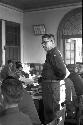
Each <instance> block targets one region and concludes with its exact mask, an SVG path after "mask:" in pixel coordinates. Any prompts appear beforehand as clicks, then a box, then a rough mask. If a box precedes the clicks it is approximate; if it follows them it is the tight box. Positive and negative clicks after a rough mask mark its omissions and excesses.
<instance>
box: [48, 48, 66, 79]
mask: <svg viewBox="0 0 83 125" xmlns="http://www.w3.org/2000/svg"><path fill="white" fill-rule="evenodd" d="M49 60H50V64H51V66H52V69H53V71H54V73H55V75H56V77H57V80H62V79H64V78H65V76H66V66H65V64H64V61H63V58H62V56H61V53H60V51H59V50H58V49H56V50H55V51H53V53H51V55H50V59H49Z"/></svg>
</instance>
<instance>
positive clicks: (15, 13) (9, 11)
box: [0, 4, 23, 64]
mask: <svg viewBox="0 0 83 125" xmlns="http://www.w3.org/2000/svg"><path fill="white" fill-rule="evenodd" d="M0 19H2V20H3V21H2V22H3V23H4V22H5V20H7V21H12V22H16V23H20V28H21V60H23V12H22V11H21V10H17V9H16V8H12V7H11V6H5V5H3V4H0ZM4 28H5V25H4V26H3V28H2V31H3V29H4ZM4 45H5V30H4V33H3V34H2V62H3V64H5V54H4V53H5V50H4Z"/></svg>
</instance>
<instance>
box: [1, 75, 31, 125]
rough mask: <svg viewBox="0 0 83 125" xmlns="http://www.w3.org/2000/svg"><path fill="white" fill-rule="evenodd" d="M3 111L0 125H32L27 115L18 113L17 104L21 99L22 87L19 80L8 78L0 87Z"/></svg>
mask: <svg viewBox="0 0 83 125" xmlns="http://www.w3.org/2000/svg"><path fill="white" fill-rule="evenodd" d="M1 93H2V95H3V104H5V105H4V107H5V108H4V110H3V111H2V113H1V114H0V124H1V125H32V121H31V119H30V118H29V116H28V115H25V114H23V113H22V112H20V111H19V108H18V103H19V102H20V101H21V99H22V97H23V87H22V84H21V82H20V81H19V80H17V79H15V78H13V77H8V78H6V79H5V80H3V83H2V85H1Z"/></svg>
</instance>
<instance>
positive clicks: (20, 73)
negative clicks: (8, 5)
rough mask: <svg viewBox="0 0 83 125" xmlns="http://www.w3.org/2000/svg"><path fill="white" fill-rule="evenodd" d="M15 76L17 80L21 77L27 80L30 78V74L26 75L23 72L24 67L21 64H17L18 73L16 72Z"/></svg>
mask: <svg viewBox="0 0 83 125" xmlns="http://www.w3.org/2000/svg"><path fill="white" fill-rule="evenodd" d="M15 76H16V77H17V78H19V77H20V76H25V77H26V78H29V74H28V73H25V72H24V71H23V67H22V64H21V63H19V62H16V72H15Z"/></svg>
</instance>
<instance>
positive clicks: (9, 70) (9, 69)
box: [1, 60, 14, 80]
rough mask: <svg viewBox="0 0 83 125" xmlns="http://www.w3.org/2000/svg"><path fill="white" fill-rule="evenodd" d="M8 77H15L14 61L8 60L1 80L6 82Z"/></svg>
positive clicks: (2, 71)
mask: <svg viewBox="0 0 83 125" xmlns="http://www.w3.org/2000/svg"><path fill="white" fill-rule="evenodd" d="M8 76H14V68H13V61H12V60H8V61H7V65H5V66H4V67H3V68H2V70H1V80H4V79H5V78H6V77H8Z"/></svg>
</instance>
